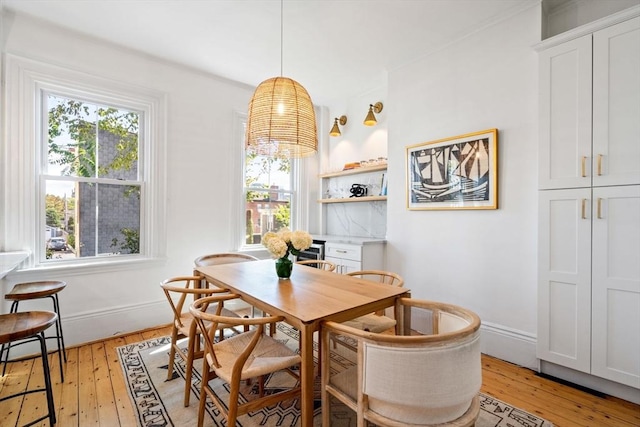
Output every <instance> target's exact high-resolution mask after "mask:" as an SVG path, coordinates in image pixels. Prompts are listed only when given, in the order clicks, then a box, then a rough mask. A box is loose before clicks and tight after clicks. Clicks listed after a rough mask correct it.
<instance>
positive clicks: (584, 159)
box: [580, 156, 587, 178]
mask: <svg viewBox="0 0 640 427" xmlns="http://www.w3.org/2000/svg"><path fill="white" fill-rule="evenodd" d="M580 169H581V170H582V177H583V178H586V177H587V156H582V161H581V162H580Z"/></svg>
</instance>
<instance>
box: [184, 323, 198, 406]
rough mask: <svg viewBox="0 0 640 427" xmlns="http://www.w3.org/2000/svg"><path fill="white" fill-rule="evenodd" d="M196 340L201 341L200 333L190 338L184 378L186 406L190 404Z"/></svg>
mask: <svg viewBox="0 0 640 427" xmlns="http://www.w3.org/2000/svg"><path fill="white" fill-rule="evenodd" d="M196 341H200V335H198V334H196V335H195V336H194V337H192V338H191V339H189V344H188V346H187V366H186V367H185V368H186V372H185V378H184V381H185V383H184V406H185V408H186V407H187V406H189V398H190V397H191V377H192V375H193V355H194V352H195V351H196Z"/></svg>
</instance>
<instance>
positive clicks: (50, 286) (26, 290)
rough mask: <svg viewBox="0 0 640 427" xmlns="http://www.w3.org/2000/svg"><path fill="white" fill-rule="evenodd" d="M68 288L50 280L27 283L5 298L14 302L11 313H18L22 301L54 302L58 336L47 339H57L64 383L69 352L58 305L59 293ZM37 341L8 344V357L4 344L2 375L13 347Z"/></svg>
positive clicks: (12, 290) (0, 355) (0, 359)
mask: <svg viewBox="0 0 640 427" xmlns="http://www.w3.org/2000/svg"><path fill="white" fill-rule="evenodd" d="M65 286H67V284H66V283H65V282H61V281H57V280H48V281H42V282H27V283H18V284H16V285H15V286H14V287H13V289H11V292H9V293H7V294H6V295H5V296H4V299H6V300H10V301H13V302H12V303H11V310H10V311H9V312H10V313H17V312H18V304H19V303H20V301H27V300H34V299H39V298H51V300H52V301H53V311H54V312H55V313H56V315H57V320H56V334H55V335H52V336H48V337H46V339H53V338H55V340H56V342H57V343H58V360H59V362H60V382H64V369H63V367H62V358H64V361H65V363H66V362H67V351H66V349H65V346H64V335H63V333H62V319H61V317H60V304H59V303H58V292H60V291H61V290H63V289H64V288H65ZM31 341H35V338H32V339H30V340H26V341H23V342H20V343H14V344H11V343H8V344H6V352H7V354H6V356H5V355H4V351H5V344H4V343H3V344H2V348H1V349H0V363H1V362H4V367H3V368H2V375H4V373H5V372H6V369H7V363H8V362H9V351H10V350H11V346H12V345H13V346H16V345H19V344H23V343H27V342H31Z"/></svg>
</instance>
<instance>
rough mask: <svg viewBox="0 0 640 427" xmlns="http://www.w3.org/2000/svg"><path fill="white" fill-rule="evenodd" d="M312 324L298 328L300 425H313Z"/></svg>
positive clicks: (305, 426)
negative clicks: (300, 361)
mask: <svg viewBox="0 0 640 427" xmlns="http://www.w3.org/2000/svg"><path fill="white" fill-rule="evenodd" d="M314 329H315V328H314V327H313V326H312V325H304V327H302V328H301V329H300V353H301V356H302V366H301V367H300V389H301V397H300V400H301V403H302V414H301V418H302V420H301V421H302V427H311V426H313V384H314V376H315V375H314V365H313V332H314Z"/></svg>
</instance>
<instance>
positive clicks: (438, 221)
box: [385, 5, 541, 367]
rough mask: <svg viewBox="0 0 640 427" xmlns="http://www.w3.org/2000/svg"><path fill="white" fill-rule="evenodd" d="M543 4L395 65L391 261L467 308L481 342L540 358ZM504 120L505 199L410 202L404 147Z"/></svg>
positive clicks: (430, 292)
mask: <svg viewBox="0 0 640 427" xmlns="http://www.w3.org/2000/svg"><path fill="white" fill-rule="evenodd" d="M540 13H541V12H540V6H539V5H536V6H534V7H531V8H529V9H527V10H525V11H522V12H520V13H518V14H517V15H516V16H513V17H510V18H508V19H505V20H504V21H502V22H498V23H495V24H494V25H492V26H489V27H488V28H484V29H480V30H479V31H478V32H476V33H475V34H473V35H472V36H470V37H467V38H466V39H464V40H461V41H458V42H455V43H453V44H451V45H449V46H448V47H447V48H446V49H444V50H442V51H439V52H436V53H433V54H431V55H429V56H427V57H424V58H421V59H419V60H416V61H415V62H413V63H411V64H408V65H406V66H404V67H402V68H400V69H396V70H392V71H391V72H390V73H389V88H388V103H387V104H385V108H387V111H386V113H387V114H388V123H389V141H388V144H389V156H388V157H389V198H388V202H387V209H388V211H387V216H388V225H387V241H388V243H387V268H388V269H390V270H393V271H396V272H398V273H400V274H401V275H402V276H404V278H405V281H406V286H407V287H408V288H410V289H411V290H412V295H413V296H414V297H417V298H426V299H433V300H438V301H446V302H449V303H454V304H459V305H462V306H464V307H468V308H470V309H472V310H474V311H475V312H477V313H478V315H479V316H480V318H481V319H482V321H483V325H484V326H483V327H484V329H483V345H484V348H483V351H484V352H486V353H488V354H492V355H495V356H498V357H500V358H502V359H506V360H510V361H514V362H517V363H520V364H522V365H525V366H530V367H536V366H537V361H536V359H535V334H536V316H537V315H536V305H537V304H536V299H537V277H536V276H537V267H536V263H537V242H536V241H537V235H536V234H537V198H536V197H537V138H538V136H537V126H538V125H537V122H538V120H537V117H538V111H537V92H538V83H537V82H538V77H537V75H538V72H537V66H538V65H537V64H538V63H537V55H536V53H535V52H534V50H533V49H532V47H531V46H532V45H533V44H535V43H536V42H539V41H540ZM489 128H498V130H499V136H498V153H499V154H498V156H499V164H498V176H499V190H498V194H499V209H498V210H487V211H473V210H459V211H451V210H449V211H409V210H407V209H406V205H407V202H406V189H405V174H406V167H405V147H406V146H408V145H412V144H417V143H421V142H427V141H432V140H436V139H440V138H445V137H451V136H456V135H462V134H465V133H469V132H474V131H481V130H485V129H489Z"/></svg>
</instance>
